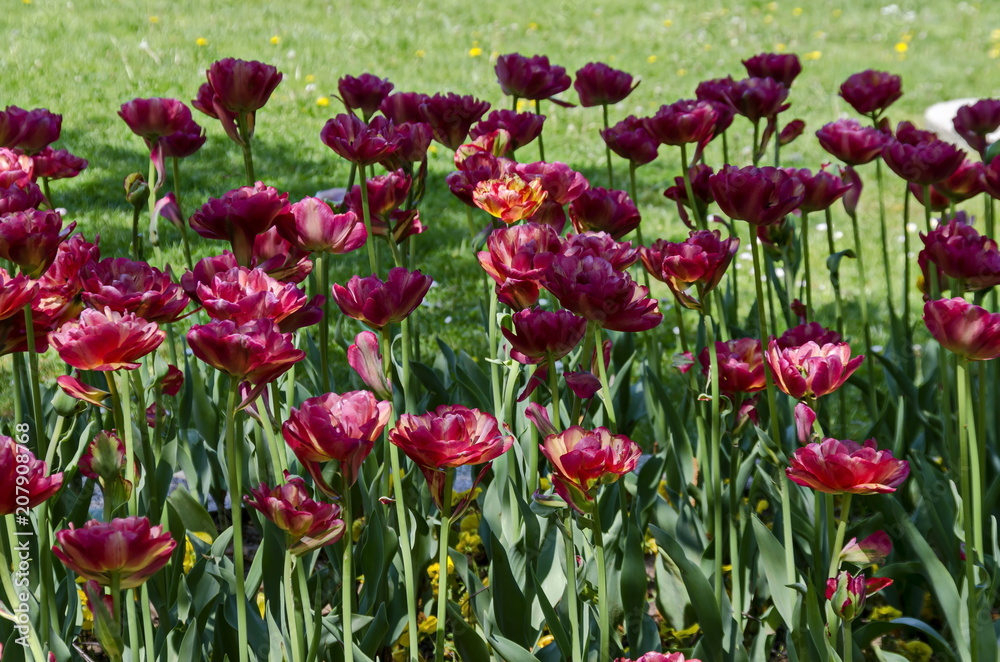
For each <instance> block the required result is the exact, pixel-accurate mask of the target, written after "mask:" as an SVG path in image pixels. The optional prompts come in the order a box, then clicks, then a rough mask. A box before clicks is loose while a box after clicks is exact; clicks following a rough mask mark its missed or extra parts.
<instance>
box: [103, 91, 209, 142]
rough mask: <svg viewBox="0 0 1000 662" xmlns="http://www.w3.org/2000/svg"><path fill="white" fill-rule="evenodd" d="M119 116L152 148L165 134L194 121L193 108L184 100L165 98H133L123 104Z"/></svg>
mask: <svg viewBox="0 0 1000 662" xmlns="http://www.w3.org/2000/svg"><path fill="white" fill-rule="evenodd" d="M118 117H120V118H122V119H123V120H125V124H127V125H128V128H129V129H131V130H132V133H134V134H135V135H137V136H139V137H140V138H142V139H143V140H145V141H146V146H147V147H149V148H150V149H152V148H153V145H154V144H156V142H157V141H158V140H159V139H160V138H162V137H163V136H168V135H170V134H172V133H177V132H179V131H183V130H185V129H187V128H188V127H189V126H190V124H191V123H192V122H193V121H194V120H192V119H191V109H190V108H188V107H187V106H186V105H185V104H184V103H183V102H182V101H179V100H177V99H163V98H153V99H132V100H131V101H129V102H127V103H123V104H122V106H121V109H120V110H119V111H118ZM195 126H197V125H195Z"/></svg>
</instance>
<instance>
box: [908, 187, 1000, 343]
mask: <svg viewBox="0 0 1000 662" xmlns="http://www.w3.org/2000/svg"><path fill="white" fill-rule="evenodd" d="M990 236H992V235H990ZM910 287H911V284H910V187H909V185H908V184H907V185H904V186H903V329H904V331H905V332H906V333H907V334H909V333H910Z"/></svg>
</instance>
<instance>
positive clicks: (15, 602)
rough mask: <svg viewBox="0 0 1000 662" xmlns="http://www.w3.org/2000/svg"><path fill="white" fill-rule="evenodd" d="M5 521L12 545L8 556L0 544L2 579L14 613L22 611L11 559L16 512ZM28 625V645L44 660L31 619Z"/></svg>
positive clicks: (15, 532) (7, 599)
mask: <svg viewBox="0 0 1000 662" xmlns="http://www.w3.org/2000/svg"><path fill="white" fill-rule="evenodd" d="M4 520H5V521H4V523H5V524H6V528H7V544H8V546H9V547H10V556H9V557H8V556H7V550H6V549H4V547H3V545H0V581H2V582H3V591H4V598H5V601H6V603H7V605H8V606H9V607H10V608H11V609H13V610H15V611H14V613H21V612H19V611H17V609H18V607H20V606H21V600H20V599H19V598H18V591H17V590H15V588H14V583H13V582H12V581H11V572H10V571H11V561H12V560H13V558H14V557H15V555H16V554H15V551H14V547H15V545H16V543H15V540H17V529H16V525H15V521H14V514H13V513H11V514H9V515H4ZM25 625H27V627H28V646H29V647H30V648H31V654H32V657H33V658H34V659H35V660H44V659H45V653H43V652H42V646H41V644H40V643H39V641H38V633H37V632H36V631H35V628H34V627H33V626H32V624H31V620H30V619H28V621H27V622H26V623H25Z"/></svg>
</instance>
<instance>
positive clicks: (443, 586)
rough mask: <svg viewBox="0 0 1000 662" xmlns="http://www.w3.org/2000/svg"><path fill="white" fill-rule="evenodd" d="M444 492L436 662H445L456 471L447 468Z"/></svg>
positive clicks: (439, 562) (440, 538)
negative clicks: (449, 543) (452, 504)
mask: <svg viewBox="0 0 1000 662" xmlns="http://www.w3.org/2000/svg"><path fill="white" fill-rule="evenodd" d="M444 471H445V474H444V491H443V492H442V495H441V533H440V535H438V594H437V635H436V637H435V639H434V660H435V662H444V630H445V622H446V619H447V618H448V533H449V531H450V530H451V490H452V485H454V481H455V470H454V469H452V468H446V469H445V470H444Z"/></svg>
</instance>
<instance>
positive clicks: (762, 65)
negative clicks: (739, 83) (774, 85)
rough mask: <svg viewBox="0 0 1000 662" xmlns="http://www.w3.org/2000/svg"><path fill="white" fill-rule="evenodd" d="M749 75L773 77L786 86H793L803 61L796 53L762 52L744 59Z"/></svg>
mask: <svg viewBox="0 0 1000 662" xmlns="http://www.w3.org/2000/svg"><path fill="white" fill-rule="evenodd" d="M743 66H744V67H746V70H747V75H748V76H751V77H753V78H773V79H774V80H776V81H778V82H779V83H781V84H782V85H784V86H785V87H791V86H792V81H794V80H795V79H796V78H797V77H798V75H799V74H800V73H802V63H801V62H799V56H798V55H795V54H794V53H760V54H759V55H754V56H753V57H752V58H750V59H748V60H743Z"/></svg>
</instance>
